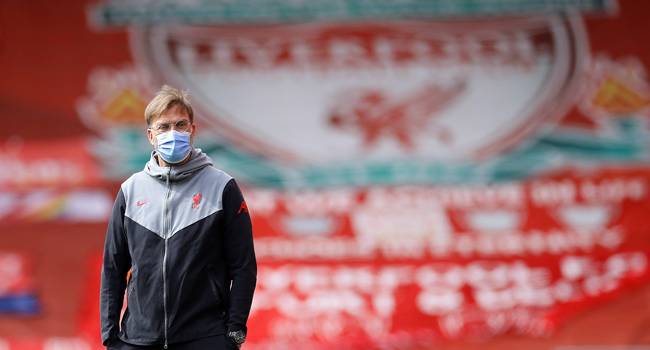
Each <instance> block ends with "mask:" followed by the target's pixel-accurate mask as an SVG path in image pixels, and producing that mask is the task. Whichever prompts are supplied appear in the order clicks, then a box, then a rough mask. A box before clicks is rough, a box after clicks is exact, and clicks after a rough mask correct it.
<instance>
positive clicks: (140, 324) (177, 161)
mask: <svg viewBox="0 0 650 350" xmlns="http://www.w3.org/2000/svg"><path fill="white" fill-rule="evenodd" d="M145 119H146V121H147V126H148V129H147V135H148V137H149V142H151V144H152V145H153V146H154V151H153V152H152V153H151V159H150V160H149V162H148V163H147V164H146V165H145V168H144V170H143V171H141V172H139V173H136V174H134V175H133V176H131V177H130V178H129V179H128V180H126V181H125V182H124V183H123V184H122V186H121V187H120V191H119V193H118V195H117V199H116V200H115V205H114V206H113V212H112V214H111V219H110V222H109V225H108V230H107V233H106V243H105V246H104V265H103V267H102V282H101V295H100V312H101V330H102V342H103V343H104V345H107V347H108V349H151V350H154V349H168V348H170V349H173V350H194V349H200V350H204V349H237V348H239V347H240V346H241V344H242V343H243V342H244V340H245V338H246V330H247V328H246V321H247V319H248V314H249V312H250V307H251V302H252V299H253V291H254V289H255V284H256V279H257V277H256V276H257V263H256V260H255V252H254V250H253V234H252V226H251V221H250V217H249V214H248V207H247V206H246V202H245V201H244V198H243V196H242V194H241V191H240V190H239V187H238V186H237V183H236V182H235V180H234V179H233V178H232V177H231V176H229V175H228V174H226V173H224V172H222V171H220V170H217V169H216V168H214V167H212V160H211V159H210V158H209V157H208V156H207V155H205V154H204V153H203V152H201V150H200V149H194V148H193V141H194V135H195V132H196V126H195V125H194V112H193V110H192V105H191V104H190V102H189V100H188V99H187V93H186V92H184V91H183V92H181V91H178V90H176V89H173V88H171V87H169V86H167V85H165V86H163V88H162V90H161V91H160V92H158V94H157V95H156V97H155V98H154V99H153V100H152V101H151V103H149V105H148V106H147V108H146V110H145ZM129 270H130V275H128V273H129ZM127 275H128V276H129V278H128V282H127ZM125 290H126V299H127V308H126V311H125V312H124V315H123V317H122V321H121V330H120V312H121V310H122V303H123V300H124V292H125Z"/></svg>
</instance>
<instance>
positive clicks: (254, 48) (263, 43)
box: [170, 28, 543, 73]
mask: <svg viewBox="0 0 650 350" xmlns="http://www.w3.org/2000/svg"><path fill="white" fill-rule="evenodd" d="M364 32H365V33H364V34H356V35H348V36H340V35H339V36H334V35H331V36H324V37H323V38H322V39H321V40H304V39H303V40H301V38H300V36H296V35H291V33H287V34H288V35H285V36H282V37H280V36H275V37H273V38H269V39H261V38H260V37H259V36H256V37H254V36H251V37H228V36H218V39H217V40H212V41H210V40H200V39H199V40H196V39H195V40H192V41H185V42H182V43H181V42H180V41H179V40H178V41H177V40H171V42H170V44H171V45H172V46H175V47H176V50H175V51H174V52H175V53H174V54H175V58H176V59H177V61H178V62H179V63H180V65H181V67H184V68H185V69H189V68H196V69H202V68H201V67H202V66H210V67H213V68H215V69H218V70H220V71H223V72H237V73H241V72H240V71H256V70H264V71H268V70H279V71H282V70H285V69H292V70H308V71H314V70H339V71H341V70H342V71H345V72H348V71H351V69H354V70H355V71H357V70H363V69H372V70H373V71H376V72H378V73H382V72H383V70H385V69H388V68H393V67H401V66H408V65H418V66H422V65H428V66H435V67H440V68H452V67H457V68H458V67H459V66H460V67H462V70H463V72H464V73H468V72H469V70H477V71H480V70H482V69H492V70H494V69H495V68H497V67H498V68H500V69H502V70H504V69H509V70H515V69H531V67H534V65H533V62H535V60H536V59H537V56H539V53H536V52H535V51H536V50H537V49H536V48H535V45H534V44H533V43H532V38H531V36H530V35H529V33H525V32H521V31H520V32H510V33H507V32H500V31H498V30H495V31H481V32H468V33H456V35H444V34H443V35H439V36H438V37H436V36H435V34H434V35H433V36H432V35H431V34H428V35H427V37H426V38H424V37H420V38H418V37H415V36H413V35H409V34H410V33H409V34H402V35H399V34H398V33H396V32H393V33H391V35H390V36H387V35H382V34H381V33H379V32H378V31H373V30H368V28H365V30H364ZM430 33H431V32H430ZM540 49H541V50H543V48H540Z"/></svg>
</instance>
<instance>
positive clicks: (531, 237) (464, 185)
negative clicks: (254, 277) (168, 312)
mask: <svg viewBox="0 0 650 350" xmlns="http://www.w3.org/2000/svg"><path fill="white" fill-rule="evenodd" d="M649 16H650V2H648V1H644V0H616V1H615V0H563V1H549V0H490V1H486V0H462V1H461V0H458V1H447V0H400V1H398V0H382V1H365V0H310V1H302V0H265V1H261V0H241V1H231V0H183V1H181V0H179V1H170V0H129V1H119V0H113V1H110V0H109V1H86V0H65V1H63V0H50V1H45V0H30V1H20V0H3V1H1V2H0V111H1V114H0V126H1V127H0V350H17V349H18V350H23V349H24V350H32V349H38V350H40V349H44V350H53V349H65V350H68V349H73V350H86V349H89V350H90V349H102V348H103V347H102V345H101V340H100V338H99V336H100V334H99V310H98V293H99V278H100V269H101V253H102V248H103V242H104V236H105V230H106V226H107V220H108V216H109V213H110V209H111V207H112V204H113V200H114V198H115V195H116V194H117V191H118V189H119V186H120V184H121V182H122V181H124V180H125V179H126V178H128V177H129V176H130V175H131V174H132V173H134V172H137V171H140V170H141V169H143V167H144V164H145V162H146V161H147V160H148V158H149V156H150V153H151V151H152V147H151V145H150V144H149V143H148V141H147V138H146V123H145V121H144V118H143V112H144V108H145V107H146V105H147V104H148V102H149V101H150V100H151V98H152V97H153V96H154V95H155V93H156V92H157V91H158V90H159V89H160V87H161V86H162V84H170V85H172V86H174V87H177V88H183V89H187V90H189V91H190V97H191V100H192V102H193V104H194V106H195V114H196V117H195V118H196V119H195V124H196V125H197V138H196V139H195V146H197V147H199V148H201V149H202V150H204V151H205V152H206V153H208V155H209V156H210V157H211V158H212V160H213V162H214V165H215V166H216V167H218V168H220V169H222V170H224V171H226V172H228V173H229V174H231V175H233V176H234V177H235V178H237V180H238V182H239V184H240V185H241V186H242V188H243V191H244V195H245V197H246V199H247V203H248V208H249V209H250V213H251V216H252V220H253V226H254V235H255V241H256V254H257V257H258V264H259V278H258V287H257V290H256V294H255V301H254V305H253V310H252V312H251V317H250V320H249V324H248V326H249V336H248V340H247V342H246V344H245V345H244V348H245V349H251V350H252V349H302V350H304V349H318V350H321V349H322V350H327V349H341V348H342V349H382V350H383V349H386V350H388V349H404V350H416V349H434V348H435V349H479V348H480V349H521V348H527V349H594V348H598V349H623V348H634V349H641V348H650V283H649V282H650V278H649V277H650V275H649V266H648V254H650V222H649V221H648V216H649V214H650V166H649V165H650V163H649V161H650V150H649V148H648V146H649V142H650V129H649V125H648V119H649V118H650V85H649V78H648V75H647V70H648V68H650V49H648V43H650V24H649V22H650V21H648V18H649Z"/></svg>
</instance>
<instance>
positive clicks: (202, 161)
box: [144, 148, 212, 182]
mask: <svg viewBox="0 0 650 350" xmlns="http://www.w3.org/2000/svg"><path fill="white" fill-rule="evenodd" d="M206 166H212V159H210V157H208V155H207V154H205V153H203V151H201V149H200V148H195V149H193V150H192V154H191V155H190V160H188V161H187V163H185V164H183V165H172V166H169V167H161V166H160V165H158V151H155V150H154V151H152V152H151V158H150V159H149V161H148V162H147V164H146V165H145V166H144V172H145V173H146V174H148V175H149V176H151V177H153V178H155V179H157V180H159V181H162V182H166V181H167V176H168V175H169V181H170V182H179V181H183V180H187V179H188V178H190V177H191V176H192V175H193V174H194V173H195V172H197V171H199V170H201V169H203V168H205V167H206Z"/></svg>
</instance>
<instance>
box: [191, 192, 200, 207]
mask: <svg viewBox="0 0 650 350" xmlns="http://www.w3.org/2000/svg"><path fill="white" fill-rule="evenodd" d="M202 196H203V195H202V194H200V193H199V194H197V195H195V196H194V198H192V209H199V203H200V202H201V197H202Z"/></svg>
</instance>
